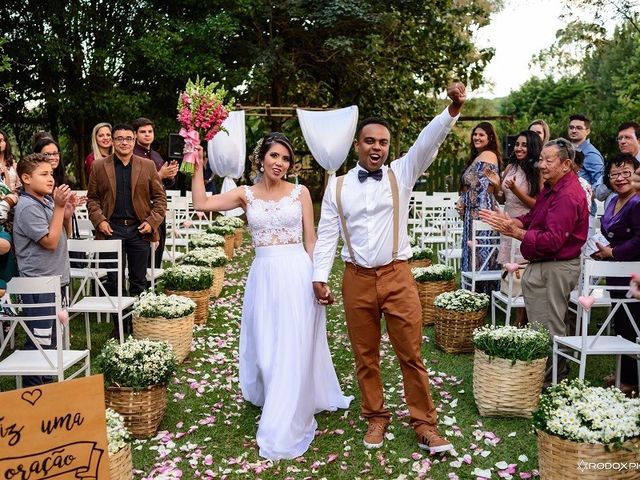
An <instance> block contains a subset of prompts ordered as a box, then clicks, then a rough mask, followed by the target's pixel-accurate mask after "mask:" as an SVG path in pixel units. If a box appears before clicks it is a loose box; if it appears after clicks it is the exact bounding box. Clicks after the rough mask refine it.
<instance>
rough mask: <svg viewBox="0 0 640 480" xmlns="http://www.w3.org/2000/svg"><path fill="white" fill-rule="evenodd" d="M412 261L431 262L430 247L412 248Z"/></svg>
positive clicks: (431, 253)
mask: <svg viewBox="0 0 640 480" xmlns="http://www.w3.org/2000/svg"><path fill="white" fill-rule="evenodd" d="M411 259H412V260H433V248H431V247H412V248H411Z"/></svg>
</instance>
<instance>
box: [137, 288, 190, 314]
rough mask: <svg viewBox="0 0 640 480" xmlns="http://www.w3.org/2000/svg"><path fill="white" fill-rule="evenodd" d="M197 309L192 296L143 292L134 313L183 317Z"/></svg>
mask: <svg viewBox="0 0 640 480" xmlns="http://www.w3.org/2000/svg"><path fill="white" fill-rule="evenodd" d="M195 309H196V304H195V302H194V301H193V300H191V299H190V298H187V297H181V296H179V295H165V294H164V293H153V292H145V293H143V294H142V295H140V297H139V298H138V300H136V303H135V304H134V305H133V313H135V314H136V315H137V316H139V317H143V318H158V317H162V318H166V319H174V318H183V317H186V316H187V315H190V314H191V313H193V312H194V311H195Z"/></svg>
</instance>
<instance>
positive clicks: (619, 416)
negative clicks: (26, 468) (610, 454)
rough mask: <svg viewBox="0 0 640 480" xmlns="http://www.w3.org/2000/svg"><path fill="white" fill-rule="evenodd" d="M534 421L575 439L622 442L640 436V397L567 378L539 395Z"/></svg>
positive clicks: (572, 439) (591, 441)
mask: <svg viewBox="0 0 640 480" xmlns="http://www.w3.org/2000/svg"><path fill="white" fill-rule="evenodd" d="M533 425H534V426H535V427H536V428H537V429H539V430H542V431H544V432H546V433H549V434H551V435H556V436H558V437H560V438H564V439H567V440H571V441H574V442H579V443H603V444H621V443H622V442H624V441H626V440H629V439H634V438H638V437H640V399H638V398H627V397H626V396H625V395H624V393H622V392H621V391H620V390H618V389H616V388H613V387H612V388H602V387H592V386H590V385H589V383H587V382H583V381H580V380H578V379H574V380H571V381H567V380H565V381H563V382H562V383H559V384H558V385H553V386H551V387H549V388H548V389H547V391H546V392H545V393H543V394H542V395H541V396H540V406H539V407H538V410H536V411H535V412H534V413H533Z"/></svg>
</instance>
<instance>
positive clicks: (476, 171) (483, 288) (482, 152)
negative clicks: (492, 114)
mask: <svg viewBox="0 0 640 480" xmlns="http://www.w3.org/2000/svg"><path fill="white" fill-rule="evenodd" d="M500 162H501V154H500V147H499V145H498V138H497V136H496V132H495V130H494V128H493V125H491V124H490V123H488V122H480V123H479V124H478V125H476V126H475V127H474V129H473V130H472V132H471V155H470V156H469V161H468V162H467V165H466V167H465V169H464V172H463V174H462V176H461V177H460V199H459V200H458V212H459V213H460V216H461V217H462V218H463V229H462V262H461V268H462V271H463V272H469V271H471V259H472V256H471V248H476V271H483V270H497V268H498V262H497V252H496V251H495V250H494V249H492V248H488V247H487V248H483V247H482V246H473V247H472V246H471V245H470V244H469V240H471V237H472V234H471V230H472V225H473V220H478V219H479V217H478V212H479V211H480V210H481V209H484V208H487V209H490V210H493V209H494V208H495V206H496V199H495V197H494V193H495V192H494V189H493V185H491V182H490V181H489V178H488V177H487V176H486V174H485V171H486V170H489V171H493V172H495V173H497V174H499V173H500ZM494 234H495V235H497V233H495V232H493V230H489V231H486V232H485V231H483V232H482V235H483V236H487V235H494ZM495 287H496V282H480V283H477V282H476V291H479V292H485V293H490V292H491V291H492V290H495V289H496V288H495Z"/></svg>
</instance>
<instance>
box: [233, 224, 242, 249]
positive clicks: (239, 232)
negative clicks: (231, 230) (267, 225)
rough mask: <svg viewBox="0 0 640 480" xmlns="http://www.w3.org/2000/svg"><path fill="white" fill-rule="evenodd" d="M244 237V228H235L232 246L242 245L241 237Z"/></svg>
mask: <svg viewBox="0 0 640 480" xmlns="http://www.w3.org/2000/svg"><path fill="white" fill-rule="evenodd" d="M243 237H244V228H242V227H240V228H236V232H235V234H234V237H233V246H234V247H235V248H240V246H241V245H242V239H243Z"/></svg>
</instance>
